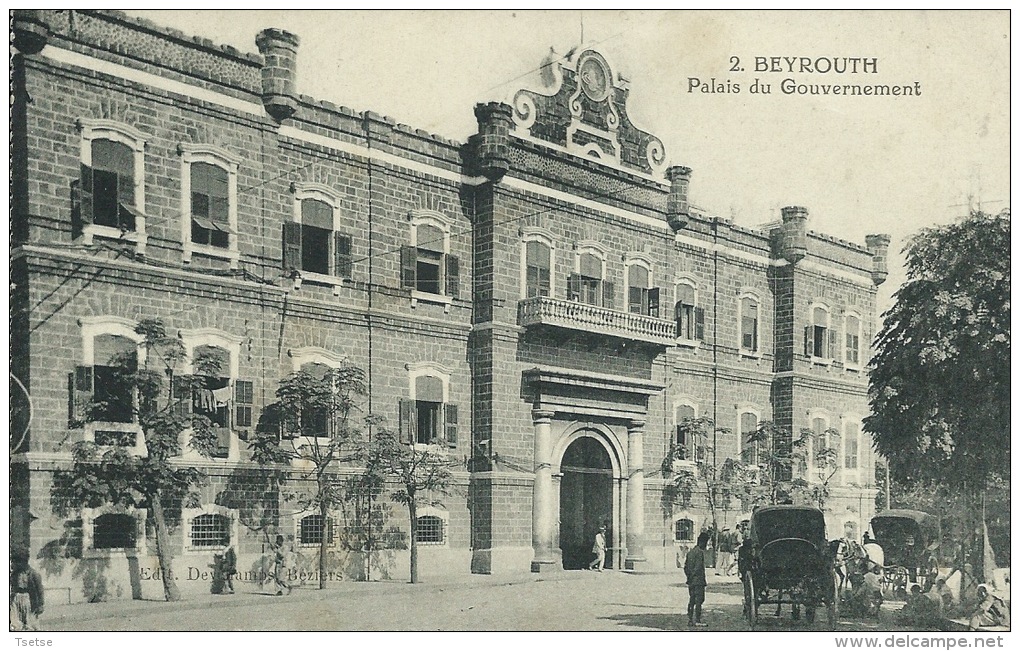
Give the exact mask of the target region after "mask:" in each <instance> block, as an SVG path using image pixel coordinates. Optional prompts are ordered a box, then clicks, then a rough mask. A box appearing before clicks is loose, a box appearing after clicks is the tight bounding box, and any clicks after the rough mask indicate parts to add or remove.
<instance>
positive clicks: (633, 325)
mask: <svg viewBox="0 0 1020 651" xmlns="http://www.w3.org/2000/svg"><path fill="white" fill-rule="evenodd" d="M517 322H518V324H519V325H521V326H524V327H528V326H535V325H545V326H554V327H558V328H569V329H571V330H580V331H583V332H594V333H597V334H601V335H608V336H610V337H619V338H621V339H631V340H634V341H645V342H648V343H652V344H658V345H660V346H673V345H675V344H676V323H675V322H674V321H671V320H667V319H659V318H657V317H653V316H645V315H643V314H634V313H632V312H620V311H617V310H611V309H609V308H605V307H600V306H598V305H589V304H587V303H581V302H578V301H565V300H560V299H556V298H549V297H548V296H536V297H533V298H527V299H524V300H522V301H520V302H519V303H518V305H517Z"/></svg>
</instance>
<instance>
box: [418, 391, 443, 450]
mask: <svg viewBox="0 0 1020 651" xmlns="http://www.w3.org/2000/svg"><path fill="white" fill-rule="evenodd" d="M414 395H415V406H416V408H417V414H416V416H417V421H418V423H417V425H418V428H417V430H418V439H417V443H425V444H433V443H437V442H438V441H439V436H440V430H441V427H440V421H439V416H440V411H442V407H443V382H442V380H440V379H439V378H437V377H433V376H431V375H420V376H418V377H417V378H415V381H414Z"/></svg>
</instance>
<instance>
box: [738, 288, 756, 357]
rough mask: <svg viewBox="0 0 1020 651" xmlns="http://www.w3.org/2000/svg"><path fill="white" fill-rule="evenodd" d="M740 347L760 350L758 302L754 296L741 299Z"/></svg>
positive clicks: (752, 350) (754, 350)
mask: <svg viewBox="0 0 1020 651" xmlns="http://www.w3.org/2000/svg"><path fill="white" fill-rule="evenodd" d="M740 347H741V348H742V349H743V350H748V351H751V352H757V351H758V302H757V301H756V300H754V299H753V298H742V299H741V300H740Z"/></svg>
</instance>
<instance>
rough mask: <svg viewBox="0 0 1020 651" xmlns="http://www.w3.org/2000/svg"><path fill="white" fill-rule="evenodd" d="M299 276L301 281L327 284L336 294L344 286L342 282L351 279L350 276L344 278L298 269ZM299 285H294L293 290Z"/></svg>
mask: <svg viewBox="0 0 1020 651" xmlns="http://www.w3.org/2000/svg"><path fill="white" fill-rule="evenodd" d="M298 273H299V274H300V278H301V280H302V281H304V282H307V283H312V284H315V285H327V286H329V287H332V288H333V293H334V294H336V293H337V290H338V289H340V288H341V287H343V286H344V282H345V281H348V280H351V279H350V278H344V277H342V276H331V275H329V274H320V273H318V272H315V271H299V272H298ZM299 288H300V285H295V286H294V290H295V291H297V290H298V289H299Z"/></svg>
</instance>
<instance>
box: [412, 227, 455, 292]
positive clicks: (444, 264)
mask: <svg viewBox="0 0 1020 651" xmlns="http://www.w3.org/2000/svg"><path fill="white" fill-rule="evenodd" d="M400 286H401V287H403V288H406V289H410V290H413V291H415V292H420V293H422V294H432V295H436V296H448V297H450V298H458V297H459V296H460V259H459V258H458V257H457V256H454V255H450V226H449V223H448V220H447V218H446V217H445V216H442V215H440V214H437V213H432V212H428V213H420V214H416V215H414V216H412V219H411V245H410V246H404V247H401V250H400Z"/></svg>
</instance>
